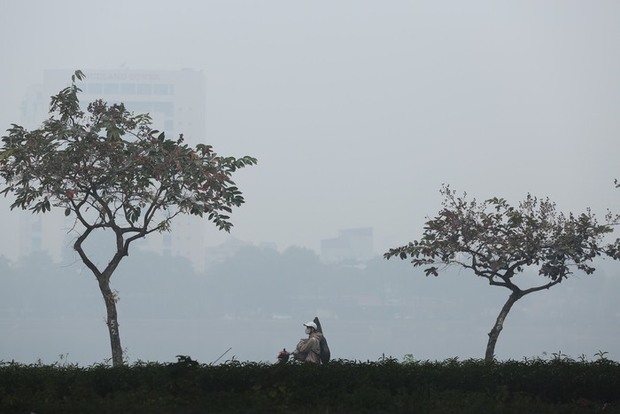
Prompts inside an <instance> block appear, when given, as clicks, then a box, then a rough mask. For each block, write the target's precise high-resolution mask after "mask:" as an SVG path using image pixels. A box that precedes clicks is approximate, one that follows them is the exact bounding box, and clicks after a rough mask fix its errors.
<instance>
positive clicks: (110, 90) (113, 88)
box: [103, 83, 120, 95]
mask: <svg viewBox="0 0 620 414" xmlns="http://www.w3.org/2000/svg"><path fill="white" fill-rule="evenodd" d="M119 89H120V88H119V85H118V83H106V84H104V85H103V92H104V93H105V94H109V95H116V94H118V90H119Z"/></svg>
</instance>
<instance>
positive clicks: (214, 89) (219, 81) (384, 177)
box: [0, 0, 620, 362]
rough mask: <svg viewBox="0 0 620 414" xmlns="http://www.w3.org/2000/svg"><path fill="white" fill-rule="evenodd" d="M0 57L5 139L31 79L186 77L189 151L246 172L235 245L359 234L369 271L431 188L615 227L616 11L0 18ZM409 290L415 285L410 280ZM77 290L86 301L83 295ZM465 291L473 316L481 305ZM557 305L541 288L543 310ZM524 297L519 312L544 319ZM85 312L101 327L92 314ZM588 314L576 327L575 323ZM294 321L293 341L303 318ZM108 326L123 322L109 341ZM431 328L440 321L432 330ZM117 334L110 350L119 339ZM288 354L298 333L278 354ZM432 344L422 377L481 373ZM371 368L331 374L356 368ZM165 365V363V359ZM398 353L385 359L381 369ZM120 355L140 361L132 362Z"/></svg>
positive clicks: (538, 8)
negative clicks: (129, 74) (541, 203)
mask: <svg viewBox="0 0 620 414" xmlns="http://www.w3.org/2000/svg"><path fill="white" fill-rule="evenodd" d="M0 39H1V40H0V42H1V43H0V54H1V56H2V64H0V79H1V92H2V93H1V94H0V128H2V130H3V131H4V130H5V129H6V128H8V127H9V125H10V124H11V123H19V122H20V104H21V102H22V100H23V99H24V98H25V96H26V92H27V90H28V87H29V86H30V85H32V84H36V83H39V82H41V81H42V77H43V72H44V71H45V70H47V69H58V68H62V69H71V70H73V69H82V70H83V71H84V72H85V74H86V76H87V77H88V71H89V70H96V69H117V68H120V67H127V68H130V69H145V70H146V69H149V70H150V69H154V70H158V69H166V70H178V69H182V68H191V69H196V70H201V71H203V72H204V74H205V76H206V79H207V90H206V97H207V98H206V99H207V114H206V122H207V131H208V134H207V136H206V137H205V139H204V141H205V142H207V143H209V144H212V145H214V147H215V149H216V151H217V152H219V153H221V154H223V155H234V156H242V155H252V156H255V157H257V158H258V160H259V164H258V166H256V167H251V168H248V169H246V170H244V171H241V172H240V174H239V175H238V176H237V183H238V184H239V186H240V188H241V190H242V191H243V192H244V195H245V198H246V204H245V205H243V206H242V207H241V208H240V209H238V210H235V211H234V213H233V217H232V221H233V223H234V224H235V227H234V228H233V231H232V233H233V236H234V237H236V238H238V239H241V240H243V241H247V242H250V243H260V242H275V243H276V244H277V247H278V249H279V250H280V251H285V250H286V249H287V248H288V247H290V246H299V247H305V248H308V249H312V250H314V251H316V252H318V250H319V246H320V241H321V240H322V239H327V238H331V237H335V236H336V235H337V233H338V230H340V229H348V228H357V227H372V228H373V229H374V248H375V252H376V253H377V255H380V254H381V253H382V252H384V251H386V250H387V249H388V248H389V247H394V246H397V245H401V244H405V243H406V242H408V241H410V240H413V239H416V238H418V237H419V235H420V234H421V231H422V227H423V223H424V221H425V218H426V217H427V216H432V215H434V214H435V213H436V212H437V210H438V208H439V206H440V201H441V199H440V194H439V188H440V187H441V184H442V183H447V184H450V185H451V187H452V188H454V189H455V190H457V191H458V192H462V191H466V192H467V193H468V194H469V195H470V196H472V197H476V198H479V199H485V198H488V197H492V196H498V197H504V198H506V199H508V200H509V201H510V202H513V203H517V202H518V201H520V200H522V199H523V198H524V197H525V195H526V194H527V193H531V194H533V195H536V196H541V197H547V196H548V197H549V198H550V199H551V200H553V201H556V202H557V204H558V208H559V209H560V210H563V211H574V212H581V211H583V210H585V209H586V208H587V207H592V208H593V211H594V212H595V213H596V214H597V215H601V214H603V213H604V212H605V209H606V208H613V209H616V210H617V209H618V200H620V192H619V191H620V190H615V189H614V186H613V180H614V178H620V169H619V168H618V154H620V116H619V114H620V53H618V51H620V2H617V1H615V0H610V1H596V2H592V1H585V0H584V1H567V0H558V1H551V0H549V1H538V0H532V1H502V2H497V1H491V0H489V1H479V0H474V1H460V0H455V1H389V2H378V1H363V0H351V1H321V0H306V1H290V0H286V1H252V0H249V1H232V0H222V1H204V2H197V1H175V2H170V1H160V0H155V1H154V0H149V1H115V0H111V1H106V2H91V1H65V0H61V1H54V2H50V1H43V0H41V1H28V0H26V1H23V0H19V1H18V0H3V1H2V5H1V12H0ZM2 214H8V210H5V212H4V213H2ZM2 237H8V235H6V234H5V235H3V236H2ZM209 237H210V244H212V245H217V244H219V243H221V242H222V241H223V240H225V238H226V237H225V235H223V234H221V233H218V232H217V231H216V230H215V228H214V227H213V233H212V235H210V236H209ZM611 269H613V267H612V268H611ZM407 270H409V269H407ZM411 273H412V275H411V278H412V280H413V279H415V280H419V281H420V283H422V284H424V286H427V285H428V283H427V279H424V278H423V276H421V275H420V274H419V272H415V274H413V273H414V270H413V269H411ZM617 273H618V272H617V271H616V273H615V274H613V276H618V275H617ZM608 276H610V277H611V276H612V274H608ZM473 280H474V278H473V277H472V281H473ZM429 281H430V280H429ZM89 283H91V284H92V288H93V289H95V288H96V287H95V282H94V280H90V279H89ZM113 283H114V280H113ZM292 283H294V282H292ZM441 283H444V282H441ZM477 283H479V284H480V285H481V286H480V289H479V290H477V292H479V293H480V295H481V297H486V296H484V295H485V294H488V293H489V290H490V288H488V287H487V286H482V282H479V281H477ZM570 283H571V281H569V282H568V283H566V285H567V286H568V285H569V284H570ZM445 286H450V285H449V284H446V285H445ZM575 286H577V285H575ZM600 286H603V285H600ZM614 286H615V289H617V287H618V285H617V284H615V285H614ZM485 288H486V289H485ZM565 288H566V287H565V286H558V287H556V289H558V290H560V292H559V293H557V295H558V298H559V297H561V293H562V292H561V290H562V289H565ZM0 289H3V288H2V287H1V286H0ZM33 289H34V287H33ZM491 290H492V289H491ZM433 292H434V293H433V295H441V294H442V290H440V289H435V290H433ZM429 294H430V293H429ZM453 294H454V292H453ZM504 294H505V292H497V295H499V297H500V298H503V295H504ZM554 294H555V293H554ZM537 295H541V297H536V296H537ZM542 295H544V293H538V294H534V295H532V298H528V299H526V300H527V301H528V302H527V303H528V304H534V303H538V301H545V298H544V297H542ZM554 297H555V296H554ZM592 297H593V298H594V297H595V295H593V296H592ZM609 298H611V296H610V297H609ZM127 300H128V301H129V300H131V299H127ZM434 300H440V299H439V298H438V296H435V297H434ZM502 300H503V299H502ZM558 300H560V299H558ZM562 300H563V299H562ZM610 300H611V299H610ZM472 303H476V301H473V302H472ZM498 303H499V304H498V305H497V306H494V307H492V311H491V313H490V314H489V315H486V319H485V320H484V321H483V322H481V324H480V326H479V327H478V326H477V327H476V329H478V328H480V329H481V332H482V334H480V333H475V334H472V335H476V338H477V340H480V341H482V340H485V339H486V338H485V337H484V336H485V334H484V332H487V331H488V330H489V329H490V327H491V323H492V321H493V320H494V317H495V314H496V311H499V306H500V305H501V300H500V302H498ZM562 303H564V304H563V305H562V306H567V307H568V308H570V306H569V305H566V302H562ZM609 305H610V307H611V304H609ZM93 306H100V307H101V308H102V309H103V304H102V303H101V302H97V303H96V304H94V305H93ZM586 308H587V306H586V305H584V309H583V310H581V309H578V310H577V312H579V313H580V315H582V316H583V312H584V311H585V309H586ZM102 309H101V313H102V314H103V310H102ZM519 309H521V310H522V309H523V308H520V307H519V304H517V305H516V306H515V308H514V309H513V313H511V315H509V320H512V319H513V318H514V320H515V324H517V322H516V321H517V320H518V319H517V318H518V316H517V313H518V310H519ZM619 312H620V310H619V308H618V307H617V306H615V307H611V309H606V311H605V312H602V311H601V314H600V315H599V314H597V315H599V316H596V317H602V316H601V315H603V314H604V315H605V317H606V318H609V319H606V320H605V321H606V322H607V323H609V324H611V327H612V328H611V329H613V330H614V331H615V332H616V334H617V330H618V326H619V325H618V322H619V318H620V313H619ZM294 316H295V320H294V323H293V324H292V326H294V327H297V322H299V323H301V322H303V320H305V319H311V318H312V317H313V316H314V315H311V314H310V315H305V314H304V315H297V314H294ZM540 316H541V317H542V316H544V315H540ZM123 317H124V315H123V311H122V309H121V310H120V316H119V318H120V323H121V325H123V322H124V321H123ZM593 317H594V316H593ZM3 318H6V315H5V316H4V317H3ZM297 318H299V319H302V320H298V319H297ZM97 320H100V319H97ZM445 320H446V321H451V319H450V317H449V315H446V316H445ZM586 321H587V318H586ZM586 321H584V325H587V324H588V322H586ZM453 322H454V321H453V320H452V321H451V322H446V323H453ZM508 323H510V321H507V324H508ZM128 325H129V323H127V324H126V325H125V326H127V329H126V330H125V331H122V332H121V339H125V337H124V335H126V336H127V338H129V335H130V333H129V331H130V329H131V328H130V327H129V326H128ZM89 326H90V325H89ZM539 328H540V329H541V330H542V331H545V330H544V329H543V328H542V327H539ZM93 329H97V332H101V335H102V340H103V341H104V344H103V345H102V349H103V353H104V355H103V356H104V357H105V352H106V346H107V343H105V337H103V334H105V333H106V332H105V325H104V324H103V323H101V324H100V325H99V326H97V327H95V328H93ZM295 329H296V328H295ZM326 329H329V328H327V327H326ZM344 329H345V327H343V330H344ZM346 329H351V327H350V326H349V327H346ZM360 329H363V328H360ZM464 329H465V328H464ZM553 329H554V330H552V329H549V330H547V331H546V332H549V335H551V336H554V335H555V336H557V332H558V330H560V331H561V330H563V329H566V330H573V329H575V326H574V325H573V324H572V323H568V322H567V325H560V326H558V325H556V326H554V328H553ZM446 330H447V328H446ZM509 331H510V327H508V326H507V327H506V330H505V333H503V334H502V336H500V340H499V342H498V348H497V350H498V352H500V351H502V346H507V342H508V334H507V332H509ZM259 332H260V331H259ZM362 332H363V331H362ZM301 334H302V330H301V329H299V331H298V332H297V331H295V332H292V333H291V338H295V339H296V338H297V337H298V336H300V335H301ZM403 334H405V332H403ZM416 334H419V332H416ZM515 334H516V332H515ZM609 334H610V333H609V332H608V331H606V332H604V333H601V335H607V336H605V337H606V338H607V339H605V340H603V339H601V338H598V342H597V339H596V338H594V339H593V340H592V341H591V342H588V341H586V342H584V344H583V346H581V347H578V349H577V350H576V351H577V352H584V353H587V354H588V355H592V354H593V352H596V351H598V350H599V349H600V348H603V350H604V351H610V352H612V353H613V357H615V359H618V358H620V348H619V344H618V342H617V340H616V341H615V342H614V341H613V340H611V342H610V340H609V338H608V335H609ZM252 335H253V336H254V338H255V337H256V335H257V332H255V331H252ZM266 335H268V336H272V334H271V333H269V332H267V333H266ZM332 335H333V336H335V335H336V332H333V333H332ZM369 335H373V333H369ZM254 338H252V339H251V340H258V341H260V338H259V339H254ZM442 338H444V339H443V341H444V342H442V345H441V349H442V352H440V353H438V354H437V355H435V356H434V355H433V354H432V348H433V347H432V346H429V350H428V352H427V354H425V356H426V357H428V358H434V357H437V358H439V357H446V356H456V355H465V356H482V355H483V349H482V346H483V342H480V343H478V342H476V344H475V345H473V347H474V352H471V353H470V352H468V351H467V352H464V353H462V354H460V353H459V352H460V351H459V342H467V341H464V340H460V339H455V338H453V337H450V336H446V337H442ZM39 340H45V339H39ZM361 340H363V336H362V338H361ZM433 340H434V341H440V339H433ZM516 340H517V339H515V341H516ZM520 340H523V338H520ZM334 341H337V338H334ZM446 341H452V342H453V346H452V347H450V346H448V345H446ZM224 342H225V341H224ZM224 342H223V343H222V344H221V345H218V347H220V348H223V349H222V352H223V351H225V350H226V347H225V344H224ZM276 342H278V343H283V345H287V344H288V343H289V342H295V341H294V340H292V341H288V342H287V341H285V340H284V339H283V340H282V341H276ZM284 342H286V343H284ZM526 342H528V343H529V342H530V341H529V340H527V341H526ZM5 343H8V342H5ZM342 343H343V344H346V339H342ZM293 345H294V344H293ZM10 346H20V344H19V343H17V344H15V343H14V341H12V342H11V345H10ZM550 346H554V344H552V345H550ZM561 347H562V345H561V344H558V349H559V348H561ZM605 347H607V349H605ZM614 347H615V349H610V348H614ZM60 348H61V349H60V352H68V351H63V350H62V347H60ZM135 348H137V346H136V347H135ZM444 348H445V349H444ZM12 349H13V348H11V349H5V350H2V349H0V351H2V352H1V353H0V359H10V358H11V357H12V356H13V355H14V353H12ZM218 349H219V348H218ZM341 349H342V348H341ZM379 349H380V348H379V347H377V349H373V350H372V352H370V351H367V350H364V349H363V347H362V348H359V347H358V348H356V351H351V352H350V353H349V354H348V355H346V354H345V355H343V354H342V353H341V352H337V354H339V355H338V356H339V357H348V356H349V355H352V356H353V357H356V358H362V359H365V358H371V359H373V358H376V357H377V356H378V355H379V352H378V350H379ZM436 349H438V348H437V347H436ZM515 349H518V348H515ZM536 349H538V350H539V351H540V352H542V351H544V350H546V351H557V350H558V349H545V348H543V347H542V346H541V347H537V348H536ZM271 351H273V355H271V354H269V353H261V354H259V355H257V354H251V353H248V354H247V355H249V358H251V359H273V358H274V357H275V354H276V352H277V349H273V350H271V349H270V350H269V351H268V352H271ZM478 351H479V355H476V354H475V352H478ZM33 352H35V351H33ZM37 352H41V353H43V351H40V350H39V351H37ZM175 352H176V353H182V352H183V351H182V350H180V349H172V350H170V353H175ZM386 352H388V351H386ZM403 352H404V348H398V349H397V350H395V353H396V355H395V356H399V357H400V356H402V354H403ZM411 352H412V353H415V349H412V350H411ZM532 352H536V351H532ZM532 352H524V353H523V354H520V353H519V352H518V351H515V352H514V353H512V354H508V355H505V356H511V357H521V356H523V355H532ZM218 353H219V352H215V351H213V352H212V353H211V354H209V356H208V358H209V359H214V358H211V356H212V355H213V354H215V355H216V356H217V354H218ZM132 354H134V355H135V354H138V355H135V356H136V357H141V355H140V352H138V350H137V349H135V352H132ZM97 355H99V354H97ZM166 355H167V354H166ZM31 356H32V357H36V355H31ZM156 357H160V354H156ZM26 358H27V357H23V358H20V359H22V360H23V359H26ZM88 358H92V359H96V358H98V357H92V356H91V355H87V356H85V357H84V361H85V362H94V361H91V360H89V359H88ZM205 358H206V357H205ZM241 358H242V359H245V358H244V356H241Z"/></svg>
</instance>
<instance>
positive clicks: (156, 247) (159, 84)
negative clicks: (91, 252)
mask: <svg viewBox="0 0 620 414" xmlns="http://www.w3.org/2000/svg"><path fill="white" fill-rule="evenodd" d="M83 72H84V74H85V76H86V78H85V79H84V80H83V81H79V82H78V87H79V88H80V89H81V90H82V92H81V93H80V94H79V98H80V103H81V105H82V106H83V107H85V106H86V105H88V103H90V102H92V101H94V100H97V99H102V100H103V101H106V102H108V103H121V102H122V103H124V104H125V107H126V108H127V109H128V110H129V111H130V112H134V113H136V114H138V113H149V114H150V116H151V118H152V121H153V128H154V129H157V130H160V131H164V132H165V133H166V136H167V137H169V138H174V137H177V136H178V135H179V134H181V133H182V134H183V137H184V139H185V142H186V143H187V144H189V145H191V146H194V145H196V144H198V143H201V142H202V143H205V135H206V90H205V89H206V82H205V77H204V74H203V73H202V72H200V71H195V70H188V69H183V70H178V71H158V70H130V69H118V70H84V71H83ZM72 74H73V71H72V70H48V71H45V72H44V75H43V82H42V83H41V84H39V85H34V86H32V87H31V88H30V90H29V92H28V96H27V97H26V99H25V100H24V102H23V104H22V107H21V109H22V119H21V120H20V123H21V125H23V126H24V127H26V128H27V129H33V128H37V127H39V126H40V125H41V123H42V122H43V121H44V120H45V119H47V118H48V117H49V114H48V110H49V103H50V97H51V96H52V95H55V94H57V93H58V91H60V90H61V89H62V88H64V87H66V86H68V85H70V83H71V75H72ZM2 204H7V201H3V202H2ZM6 207H7V206H3V208H6ZM5 211H6V210H5ZM13 213H14V214H3V215H2V219H1V220H2V221H3V222H6V223H3V228H5V229H9V231H10V233H8V234H17V235H18V236H17V237H16V239H15V240H10V239H9V238H8V237H6V236H5V237H4V238H3V240H2V245H0V248H1V249H2V253H4V255H5V256H7V257H8V258H9V259H12V260H17V259H19V258H22V257H24V256H27V255H28V254H30V253H31V252H33V251H37V250H43V251H46V252H47V253H48V254H50V255H51V256H52V257H53V258H54V259H56V260H60V258H61V257H62V256H63V254H65V252H64V250H65V249H70V248H71V246H72V240H73V239H74V238H75V234H71V232H70V230H71V228H72V226H73V224H74V223H73V221H72V220H69V219H67V218H65V217H64V215H63V214H62V212H60V214H54V213H46V214H44V215H41V214H31V213H30V212H22V213H15V212H13ZM207 231H211V232H213V231H217V230H216V229H215V227H213V225H210V223H208V222H207V221H206V220H205V219H200V218H198V217H194V216H185V215H184V216H177V217H176V218H175V220H174V221H173V223H172V231H171V232H170V233H161V234H159V233H154V234H150V235H149V236H148V237H147V238H145V239H144V240H138V241H137V242H136V243H134V245H133V246H132V248H142V249H146V250H150V251H154V252H158V253H161V254H169V255H173V256H183V257H186V258H188V259H190V260H191V261H192V263H193V266H194V268H195V269H196V270H202V269H204V265H205V258H204V256H205V246H206V243H205V241H206V233H207Z"/></svg>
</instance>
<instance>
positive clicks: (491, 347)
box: [484, 290, 523, 362]
mask: <svg viewBox="0 0 620 414" xmlns="http://www.w3.org/2000/svg"><path fill="white" fill-rule="evenodd" d="M522 296H523V294H522V292H521V291H514V290H513V292H512V293H511V294H510V296H508V300H507V301H506V303H504V306H503V307H502V310H501V311H500V312H499V315H498V316H497V320H496V321H495V325H493V329H491V332H489V342H487V351H486V353H485V355H484V360H485V361H486V362H491V361H493V358H494V357H495V344H496V343H497V338H498V337H499V334H500V332H501V331H502V329H503V328H504V320H505V319H506V316H508V312H510V308H512V305H514V304H515V302H516V301H518V300H519V299H521V297H522Z"/></svg>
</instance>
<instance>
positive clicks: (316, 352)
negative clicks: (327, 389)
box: [293, 322, 323, 364]
mask: <svg viewBox="0 0 620 414" xmlns="http://www.w3.org/2000/svg"><path fill="white" fill-rule="evenodd" d="M304 326H305V327H306V328H305V332H306V334H307V335H308V338H302V339H301V340H300V341H299V343H298V344H297V347H296V349H295V351H293V357H294V358H295V359H296V360H299V361H304V362H311V363H314V364H320V363H321V339H322V337H323V334H322V333H321V332H319V331H318V330H317V326H316V323H314V322H306V323H304Z"/></svg>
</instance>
